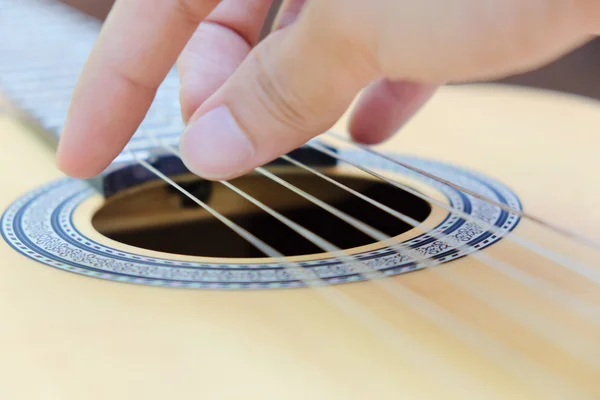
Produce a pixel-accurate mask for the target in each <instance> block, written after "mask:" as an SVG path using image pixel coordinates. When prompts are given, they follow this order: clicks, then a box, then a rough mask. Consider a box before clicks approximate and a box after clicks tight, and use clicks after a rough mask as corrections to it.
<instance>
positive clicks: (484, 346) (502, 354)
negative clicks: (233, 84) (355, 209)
mask: <svg viewBox="0 0 600 400" xmlns="http://www.w3.org/2000/svg"><path fill="white" fill-rule="evenodd" d="M156 142H157V143H158V144H159V145H160V146H161V147H162V148H164V149H165V150H167V151H169V152H171V153H172V154H174V155H176V156H177V157H180V154H179V152H178V151H177V150H176V149H174V148H173V147H171V146H169V145H164V144H162V142H161V141H160V140H159V139H156ZM256 171H257V172H259V173H260V174H262V175H264V176H266V177H267V178H269V179H271V180H273V181H275V182H277V183H279V184H281V185H283V186H284V187H286V188H287V189H289V190H291V191H293V192H295V193H297V194H298V195H300V196H302V197H304V198H306V199H307V200H309V201H311V202H312V203H313V204H316V205H318V206H320V207H322V208H324V209H325V210H327V211H329V212H330V213H332V214H334V215H335V216H337V217H338V218H340V219H342V220H344V221H345V222H347V223H349V224H350V225H352V226H354V227H355V228H356V229H359V230H361V231H362V232H363V233H365V234H367V235H369V236H371V237H373V238H374V239H376V240H379V241H382V242H390V241H391V242H394V247H403V248H405V250H406V251H407V252H412V253H417V254H418V252H416V251H414V250H412V249H409V248H408V247H407V246H406V245H403V244H402V243H398V242H397V241H396V240H394V239H393V238H390V237H388V236H386V235H384V234H382V233H380V232H378V231H377V230H375V229H374V228H372V227H369V226H368V225H366V224H364V223H362V222H361V221H357V220H355V219H354V218H353V217H351V216H349V215H347V214H345V213H343V212H342V211H340V210H338V209H336V208H335V207H332V206H330V205H329V204H327V203H323V202H322V201H320V200H319V199H316V198H314V196H312V195H310V194H308V193H306V192H304V191H302V190H301V189H299V188H297V187H295V186H293V185H291V184H290V183H289V182H287V181H285V180H282V179H281V178H279V177H277V176H275V175H273V174H271V173H270V172H268V171H266V170H265V169H263V168H257V169H256ZM220 183H222V184H223V185H225V186H226V187H228V188H230V189H232V190H233V191H235V192H236V193H238V194H239V195H241V196H242V197H244V198H246V199H247V200H248V201H250V202H252V203H253V204H254V205H256V206H258V207H259V208H261V209H262V210H263V211H265V212H267V213H268V214H270V215H271V216H273V217H275V218H277V219H278V220H279V221H280V222H282V223H284V224H285V225H287V226H288V227H289V228H291V229H292V230H294V231H295V232H297V233H299V234H301V235H302V236H303V237H305V238H306V239H308V240H310V241H311V242H313V244H315V245H317V246H318V247H320V248H321V249H322V250H324V251H328V252H331V253H333V254H337V255H338V256H340V257H341V258H342V259H346V260H347V263H348V264H349V265H353V264H354V263H355V262H359V263H361V264H362V265H364V267H365V268H366V269H367V270H366V271H364V270H363V273H362V274H368V275H374V278H375V280H374V281H373V282H374V283H376V284H378V285H380V286H382V288H383V289H384V290H386V291H387V292H388V293H390V294H391V295H392V296H394V297H395V298H396V299H397V300H398V301H399V302H400V303H402V302H404V301H408V302H409V303H411V304H412V307H413V308H416V309H418V310H419V311H420V313H421V314H422V315H423V314H424V315H427V316H428V318H429V319H430V320H431V321H432V322H433V323H436V324H442V328H445V329H447V330H449V331H451V332H453V334H454V335H455V336H457V337H458V338H460V339H461V340H463V341H466V343H468V344H470V345H473V344H475V343H476V344H477V346H476V347H477V349H478V350H479V351H480V352H482V353H483V354H485V355H486V356H487V357H489V358H495V359H496V360H497V361H498V358H500V360H499V361H500V364H502V365H503V366H504V367H505V368H506V369H507V370H509V371H514V368H515V365H513V364H512V363H511V362H510V359H511V358H515V359H520V362H518V363H517V364H518V366H519V367H520V368H525V369H526V370H525V371H520V373H519V374H518V375H519V376H523V374H525V375H527V376H529V377H530V379H532V380H537V381H538V382H539V383H540V385H541V386H543V382H546V380H547V377H546V376H545V374H544V373H543V371H542V369H540V368H539V366H538V365H537V364H536V363H533V362H529V360H528V359H527V358H525V357H524V356H522V355H521V354H519V353H518V352H513V351H512V350H511V349H509V348H506V347H505V346H503V345H501V344H500V343H497V342H496V341H494V340H493V339H491V338H489V337H487V336H486V335H485V334H483V333H480V332H478V331H477V330H476V329H475V328H473V327H472V326H469V325H467V324H464V323H462V321H460V320H457V319H456V318H455V317H453V316H452V315H451V314H450V313H448V312H447V311H446V310H444V309H442V308H440V307H438V306H437V305H435V304H433V303H431V302H429V301H428V300H427V299H425V298H423V297H422V296H421V295H419V294H417V293H414V292H413V291H411V290H410V289H407V288H404V287H403V286H401V285H400V284H398V283H397V282H395V281H393V280H388V279H385V278H386V277H387V276H386V275H385V274H383V273H381V272H380V271H378V270H375V269H373V268H372V267H370V266H368V265H367V264H366V263H364V262H361V261H360V260H359V259H358V258H357V257H356V256H351V255H349V254H348V253H347V252H345V251H343V250H341V249H339V248H338V247H336V246H334V245H332V244H331V243H329V242H327V241H326V240H325V239H323V238H321V237H319V236H318V235H316V234H314V233H313V232H311V231H308V230H307V229H305V228H304V227H302V226H300V225H298V224H297V223H295V222H293V221H291V220H289V219H288V218H286V217H285V216H283V215H281V214H280V213H278V212H277V211H275V210H273V209H272V208H270V207H268V206H266V205H265V204H264V203H262V202H260V201H258V200H257V199H255V198H254V197H252V196H250V195H249V194H247V193H245V192H243V191H241V190H240V189H239V188H236V187H235V186H234V185H233V184H231V183H230V182H227V181H220ZM394 251H395V252H396V253H397V254H399V255H401V254H400V253H399V252H398V251H397V250H395V249H394ZM340 254H341V255H340ZM418 257H419V258H421V256H420V255H418ZM348 258H349V259H348ZM366 278H367V279H369V277H368V276H366ZM494 348H495V350H491V349H494ZM490 351H492V352H491V353H490ZM509 353H512V354H511V355H510V357H509V358H508V360H507V359H506V357H507V355H508V354H509ZM514 372H516V371H514ZM561 384H562V385H566V383H565V382H561Z"/></svg>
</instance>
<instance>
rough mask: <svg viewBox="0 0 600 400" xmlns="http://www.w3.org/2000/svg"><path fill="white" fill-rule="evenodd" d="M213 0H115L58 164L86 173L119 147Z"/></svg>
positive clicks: (79, 91)
mask: <svg viewBox="0 0 600 400" xmlns="http://www.w3.org/2000/svg"><path fill="white" fill-rule="evenodd" d="M217 3H218V0H152V1H148V0H120V1H118V2H117V3H116V4H115V7H114V9H113V11H112V13H111V15H110V16H109V18H108V19H107V21H106V23H105V26H104V28H103V30H102V32H101V34H100V37H99V39H98V42H97V43H96V45H95V47H94V49H93V51H92V53H91V55H90V57H89V59H88V62H87V64H86V66H85V68H84V69H83V72H82V74H81V76H80V80H79V82H78V85H77V87H76V89H75V92H74V95H73V99H72V103H71V108H70V110H69V113H68V116H67V120H66V122H65V127H64V131H63V134H62V138H61V142H60V145H59V150H58V166H59V168H60V169H62V170H63V171H64V172H65V173H66V174H68V175H71V176H74V177H79V178H89V177H92V176H94V175H96V174H98V173H99V172H101V171H102V170H103V169H104V168H105V167H106V166H107V165H108V164H109V163H110V162H111V161H112V160H113V159H114V158H115V157H116V156H117V155H118V153H119V152H120V151H121V150H122V149H123V147H124V146H125V144H126V143H127V141H128V140H129V139H130V137H131V135H133V133H134V132H135V131H136V129H137V127H138V126H139V124H140V123H141V121H142V120H143V118H144V116H145V114H146V112H147V111H148V108H149V107H150V104H151V102H152V100H153V98H154V95H155V93H156V88H157V87H158V86H159V85H160V83H161V82H162V80H163V79H164V77H165V76H166V74H167V73H168V71H169V70H170V68H171V67H172V66H173V64H174V63H175V60H176V59H177V56H178V55H179V54H180V52H181V50H182V49H183V48H184V46H185V44H186V42H187V41H188V40H189V38H190V37H191V35H192V34H193V32H194V30H195V29H196V28H197V25H198V24H199V22H200V21H201V20H202V19H204V18H205V17H206V16H207V15H208V14H209V13H210V12H211V11H212V9H213V8H214V7H215V6H216V5H217ZM91 144H93V145H91Z"/></svg>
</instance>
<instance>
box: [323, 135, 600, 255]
mask: <svg viewBox="0 0 600 400" xmlns="http://www.w3.org/2000/svg"><path fill="white" fill-rule="evenodd" d="M325 134H326V135H328V136H332V137H334V138H336V139H338V140H341V141H344V142H346V143H349V144H351V145H354V146H356V147H359V148H360V149H362V150H364V151H365V152H367V153H370V154H373V155H375V156H377V157H380V158H383V159H385V160H387V161H390V162H392V163H394V164H396V165H399V166H401V167H404V168H406V169H408V170H410V171H413V172H416V173H417V174H419V175H422V176H425V177H427V178H430V179H433V180H435V181H437V182H439V183H442V184H444V185H447V186H449V187H451V188H453V189H456V190H458V191H461V192H463V193H465V194H468V195H470V196H473V197H475V198H477V199H479V200H481V201H484V202H486V203H489V204H492V205H494V206H496V207H498V208H501V209H502V210H504V211H506V212H509V213H511V214H515V215H518V216H519V217H521V218H525V219H528V220H530V221H533V222H535V223H537V224H539V225H542V226H544V227H546V228H548V229H550V230H553V231H555V232H557V233H559V234H561V235H563V236H566V237H568V238H571V239H573V240H575V241H577V242H579V243H581V244H583V245H585V246H588V247H590V248H592V249H595V250H598V251H600V242H598V241H596V240H594V239H590V238H587V237H584V236H582V235H580V234H579V233H576V232H573V231H571V230H569V229H567V228H565V227H562V226H558V225H556V224H553V223H551V222H548V221H544V220H542V219H541V218H538V217H536V216H534V215H531V214H529V213H527V212H525V211H521V210H517V209H516V208H514V207H511V206H509V205H507V204H502V203H500V202H499V201H496V200H494V199H491V198H489V197H487V196H484V195H482V194H480V193H477V192H474V191H472V190H470V189H468V188H465V187H464V186H461V185H458V184H456V183H454V182H450V181H448V180H446V179H443V178H440V177H439V176H435V175H434V174H431V173H429V172H427V171H424V170H422V169H421V168H417V167H415V166H414V165H410V164H409V163H407V162H404V161H401V160H398V159H396V158H394V157H391V156H389V155H387V154H384V153H380V152H378V151H375V150H373V149H371V148H369V147H368V146H365V145H363V144H360V143H357V142H354V141H353V140H350V139H348V138H346V137H344V136H343V135H341V134H339V133H337V132H333V131H327V132H326V133H325Z"/></svg>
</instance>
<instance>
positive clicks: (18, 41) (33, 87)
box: [0, 0, 184, 162]
mask: <svg viewBox="0 0 600 400" xmlns="http://www.w3.org/2000/svg"><path fill="white" fill-rule="evenodd" d="M100 28H101V23H100V22H99V21H97V20H95V19H94V18H92V17H90V16H88V15H86V14H84V13H82V12H80V11H78V10H75V9H74V8H72V7H70V6H68V5H66V4H63V3H60V2H58V1H55V0H18V1H15V0H0V37H2V38H4V39H3V40H2V41H0V92H2V94H3V95H4V96H6V97H8V98H9V99H10V100H11V101H12V102H14V103H15V104H16V105H17V106H18V107H20V108H22V109H23V111H25V112H26V113H28V114H29V115H30V116H31V117H32V118H33V119H35V120H36V121H37V123H39V124H40V125H41V126H42V128H44V129H45V130H47V131H48V133H50V134H51V135H54V136H55V138H56V139H58V135H59V134H60V132H61V130H62V127H63V124H64V119H65V117H66V113H67V110H68V107H69V103H70V100H71V96H72V94H73V90H74V89H75V84H76V82H77V78H78V77H79V73H80V71H81V68H82V67H83V65H84V64H85V62H86V59H87V56H88V54H89V52H90V50H91V48H92V46H93V44H94V42H95V40H96V38H97V36H98V33H99V31H100ZM7 38H10V39H7ZM183 128H184V123H183V121H182V120H181V111H180V105H179V78H178V76H177V72H176V70H175V68H173V69H172V71H171V72H170V73H169V74H168V76H167V78H166V79H165V81H164V83H163V84H162V85H161V87H160V88H159V90H158V91H157V93H156V97H155V100H154V102H153V104H152V106H151V107H150V110H149V111H148V114H147V116H146V118H145V119H144V121H143V122H142V124H141V126H140V131H145V132H149V133H152V134H153V135H156V136H158V137H160V138H161V139H162V140H165V141H166V142H167V143H169V144H171V145H177V143H178V141H179V135H180V134H181V132H182V130H183ZM154 147H155V145H154V143H152V142H151V141H149V140H148V139H145V138H144V136H143V135H140V133H139V132H137V133H136V134H135V135H133V137H132V139H131V141H130V143H129V144H128V145H127V147H126V148H125V151H129V150H135V151H136V152H142V153H139V154H138V155H140V156H145V155H147V154H149V153H147V150H151V149H153V148H154ZM126 161H131V159H130V156H129V155H126V154H125V153H123V154H121V155H120V156H119V157H117V159H116V160H115V162H126Z"/></svg>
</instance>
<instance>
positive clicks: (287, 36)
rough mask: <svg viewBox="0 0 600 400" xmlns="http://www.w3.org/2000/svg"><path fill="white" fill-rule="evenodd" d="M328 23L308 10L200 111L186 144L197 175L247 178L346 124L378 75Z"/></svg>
mask: <svg viewBox="0 0 600 400" xmlns="http://www.w3.org/2000/svg"><path fill="white" fill-rule="evenodd" d="M309 5H310V3H309V4H307V7H309ZM304 11H307V10H306V9H305V10H304ZM319 18H323V20H319ZM325 20H327V16H326V15H320V16H318V17H315V16H314V14H312V13H311V12H309V11H307V12H303V13H302V15H301V16H300V18H299V19H298V20H297V21H296V22H295V23H294V24H292V25H291V26H289V27H287V28H284V29H282V30H279V31H277V32H274V33H272V34H271V35H270V36H269V37H268V38H267V39H265V40H264V41H263V42H261V43H260V44H259V45H258V46H256V47H255V48H254V50H253V51H252V52H251V53H250V55H249V57H248V58H247V59H246V60H244V62H243V63H242V64H241V66H240V68H239V69H238V70H237V71H236V72H235V73H234V74H233V75H232V76H231V78H230V79H229V80H228V81H227V82H226V83H225V85H224V86H223V87H221V88H220V89H219V91H217V93H216V94H215V95H214V96H212V97H211V98H210V99H208V100H207V101H206V102H205V103H204V104H203V105H202V106H201V107H200V109H199V110H198V111H197V112H196V113H195V115H194V116H193V117H192V119H191V120H190V124H189V125H188V128H187V129H186V131H185V132H184V134H183V136H182V140H181V152H182V156H183V160H184V162H185V163H186V165H187V166H188V168H190V170H192V171H193V172H195V173H196V174H198V175H200V176H203V177H205V178H208V179H215V180H216V179H230V178H233V177H236V176H239V175H241V174H243V173H246V172H248V171H250V170H251V169H253V168H255V167H257V166H260V165H262V164H265V163H267V162H269V161H271V160H273V159H274V158H277V157H278V156H280V155H281V154H284V153H286V152H288V151H291V150H293V149H294V148H297V147H299V146H301V145H302V144H304V143H305V142H306V141H308V140H309V139H311V138H312V137H314V136H316V135H317V134H319V133H322V132H323V131H325V130H327V129H328V128H330V127H331V126H332V125H333V124H334V123H335V121H337V120H338V119H339V117H340V116H341V115H342V114H343V113H344V111H345V110H346V109H347V108H348V106H349V105H350V104H351V102H352V100H353V99H354V97H355V96H356V95H357V93H358V92H359V91H360V90H361V89H362V88H363V87H364V86H365V85H366V84H368V82H370V81H371V80H373V79H374V77H375V75H374V71H373V70H372V69H371V68H370V64H369V63H367V62H365V60H364V59H362V58H361V57H360V56H358V55H357V53H355V52H354V50H355V49H356V48H355V47H354V46H346V45H344V42H343V41H342V40H341V38H340V36H338V34H337V33H336V32H337V31H331V32H329V31H327V32H325V31H323V29H329V26H328V24H327V23H325Z"/></svg>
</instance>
